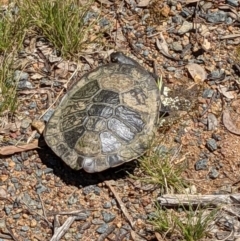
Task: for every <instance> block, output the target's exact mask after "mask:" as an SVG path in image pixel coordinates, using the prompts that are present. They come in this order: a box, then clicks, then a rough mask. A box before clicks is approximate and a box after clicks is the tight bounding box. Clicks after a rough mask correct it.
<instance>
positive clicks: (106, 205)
mask: <svg viewBox="0 0 240 241" xmlns="http://www.w3.org/2000/svg"><path fill="white" fill-rule="evenodd" d="M111 207H112V204H111V202H105V203H104V204H103V208H105V209H109V208H111Z"/></svg>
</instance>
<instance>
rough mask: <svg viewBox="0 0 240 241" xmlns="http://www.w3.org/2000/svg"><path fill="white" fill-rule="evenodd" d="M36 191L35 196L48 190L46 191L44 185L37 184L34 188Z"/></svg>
mask: <svg viewBox="0 0 240 241" xmlns="http://www.w3.org/2000/svg"><path fill="white" fill-rule="evenodd" d="M36 189H37V194H40V193H42V192H45V191H47V190H48V189H47V188H46V187H45V186H44V185H42V184H38V185H37V186H36Z"/></svg>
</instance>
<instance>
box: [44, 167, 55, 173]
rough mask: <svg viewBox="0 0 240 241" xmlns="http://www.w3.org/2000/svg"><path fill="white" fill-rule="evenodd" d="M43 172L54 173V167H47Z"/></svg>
mask: <svg viewBox="0 0 240 241" xmlns="http://www.w3.org/2000/svg"><path fill="white" fill-rule="evenodd" d="M43 172H44V173H45V174H48V173H52V172H53V169H52V168H50V167H47V168H46V169H44V170H43Z"/></svg>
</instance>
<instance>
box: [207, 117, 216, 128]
mask: <svg viewBox="0 0 240 241" xmlns="http://www.w3.org/2000/svg"><path fill="white" fill-rule="evenodd" d="M207 120H208V131H212V130H215V129H216V128H217V126H218V120H217V117H216V116H215V115H214V114H212V113H209V114H208V116H207Z"/></svg>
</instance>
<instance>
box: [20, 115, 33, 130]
mask: <svg viewBox="0 0 240 241" xmlns="http://www.w3.org/2000/svg"><path fill="white" fill-rule="evenodd" d="M31 123H32V120H31V119H30V118H28V117H27V118H24V119H23V120H22V122H21V128H23V129H26V128H28V127H29V126H30V124H31Z"/></svg>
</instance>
